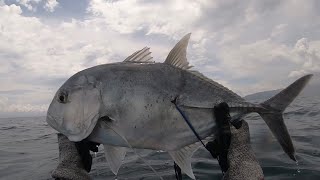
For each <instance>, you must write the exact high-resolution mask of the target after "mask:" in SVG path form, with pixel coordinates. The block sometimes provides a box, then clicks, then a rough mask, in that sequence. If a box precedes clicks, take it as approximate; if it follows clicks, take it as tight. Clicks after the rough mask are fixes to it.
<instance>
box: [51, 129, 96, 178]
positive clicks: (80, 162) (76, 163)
mask: <svg viewBox="0 0 320 180" xmlns="http://www.w3.org/2000/svg"><path fill="white" fill-rule="evenodd" d="M58 144H59V165H58V167H57V168H56V169H55V170H54V171H53V172H52V174H51V175H52V177H53V178H54V179H55V180H90V179H91V178H90V176H89V173H88V172H89V171H90V169H91V163H92V158H91V156H90V154H89V156H90V157H89V156H88V153H89V150H88V152H87V151H85V153H84V154H86V158H85V160H86V161H85V162H86V163H84V158H83V151H79V145H78V144H76V143H74V142H71V141H69V139H68V138H67V137H66V136H64V135H62V134H60V133H59V134H58ZM80 148H81V146H80ZM90 158H91V159H90ZM88 167H89V168H88Z"/></svg>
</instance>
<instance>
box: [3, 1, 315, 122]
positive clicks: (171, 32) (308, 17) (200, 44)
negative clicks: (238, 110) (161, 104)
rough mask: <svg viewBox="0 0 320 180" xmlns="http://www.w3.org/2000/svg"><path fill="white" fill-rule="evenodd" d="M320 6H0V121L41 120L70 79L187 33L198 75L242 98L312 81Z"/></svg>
mask: <svg viewBox="0 0 320 180" xmlns="http://www.w3.org/2000/svg"><path fill="white" fill-rule="evenodd" d="M319 9H320V1H317V0H309V1H302V0H301V1H299V0H283V1H278V0H243V1H238V0H189V1H188V0H176V1H171V0H162V1H160V0H159V1H156V0H149V1H148V0H136V1H135V0H119V1H105V0H92V1H89V0H77V1H74V0H61V1H57V0H0V63H1V66H0V84H1V86H0V117H5V116H25V115H26V116H27V115H44V114H45V112H46V110H47V107H48V105H49V103H50V101H51V99H52V97H53V95H54V93H55V91H56V90H57V89H58V88H59V86H60V85H61V84H62V83H63V82H64V81H65V80H66V79H67V78H68V77H70V76H71V75H72V74H74V73H76V72H78V71H80V70H82V69H85V68H88V67H91V66H94V65H98V64H104V63H111V62H118V61H122V60H123V59H125V57H127V56H128V55H130V54H131V53H133V52H134V51H136V50H138V49H141V48H143V47H144V46H149V47H151V51H152V53H153V54H152V55H153V57H154V59H155V60H156V61H158V62H162V61H163V60H164V59H165V57H166V55H167V53H168V52H169V51H170V49H171V48H172V47H173V45H174V44H175V43H176V42H177V41H178V40H179V39H180V38H181V37H182V36H184V35H185V34H187V33H189V32H191V33H192V36H191V41H190V44H189V48H188V59H189V62H190V64H192V65H193V66H194V67H195V69H197V70H199V71H200V72H202V73H204V74H205V75H207V76H208V77H210V78H212V79H213V80H215V81H217V82H220V83H221V84H223V85H225V86H226V87H228V88H229V89H232V90H233V91H235V92H236V93H239V94H240V95H246V94H250V93H254V92H259V91H265V90H272V89H278V88H282V87H285V86H287V85H288V84H289V83H291V82H292V81H293V80H295V79H297V78H298V77H300V76H302V75H303V74H307V73H313V74H315V75H316V76H315V78H314V79H313V81H312V82H311V83H319V82H320V80H319V79H320V78H319V72H320V33H319V29H320V21H319V19H320V11H319Z"/></svg>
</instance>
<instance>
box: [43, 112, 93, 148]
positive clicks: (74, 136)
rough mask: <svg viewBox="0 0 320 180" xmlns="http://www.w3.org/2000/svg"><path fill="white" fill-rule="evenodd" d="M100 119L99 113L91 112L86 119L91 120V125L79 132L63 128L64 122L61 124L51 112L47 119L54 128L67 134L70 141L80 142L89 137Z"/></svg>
mask: <svg viewBox="0 0 320 180" xmlns="http://www.w3.org/2000/svg"><path fill="white" fill-rule="evenodd" d="M98 119H99V114H91V115H90V116H89V117H88V118H87V119H86V121H91V124H90V126H89V127H88V128H85V129H82V131H81V130H80V132H77V133H73V132H72V131H70V130H67V129H65V128H63V127H62V125H63V123H62V125H59V124H58V122H57V121H56V120H57V119H56V118H55V117H54V116H52V115H51V114H50V113H47V119H46V121H47V123H48V124H49V125H50V126H51V127H52V128H53V129H55V130H57V131H58V132H60V133H62V134H63V135H65V136H67V137H68V139H69V140H70V141H73V142H78V141H81V140H83V139H85V138H87V137H88V136H89V135H90V134H91V132H92V131H93V129H94V127H95V126H96V124H97V122H98Z"/></svg>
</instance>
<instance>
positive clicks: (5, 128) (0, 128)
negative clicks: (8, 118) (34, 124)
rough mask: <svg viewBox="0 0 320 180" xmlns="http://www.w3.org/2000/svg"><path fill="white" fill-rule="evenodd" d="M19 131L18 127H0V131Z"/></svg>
mask: <svg viewBox="0 0 320 180" xmlns="http://www.w3.org/2000/svg"><path fill="white" fill-rule="evenodd" d="M10 129H17V126H8V127H0V130H10Z"/></svg>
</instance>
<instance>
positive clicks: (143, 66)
mask: <svg viewBox="0 0 320 180" xmlns="http://www.w3.org/2000/svg"><path fill="white" fill-rule="evenodd" d="M189 38H190V34H187V35H186V36H184V37H183V38H182V39H181V40H180V41H179V42H178V43H177V44H176V45H175V47H174V48H173V49H172V50H171V51H170V53H169V54H168V57H167V58H166V60H165V61H164V63H155V62H153V61H152V57H151V56H150V55H151V52H150V51H149V48H147V47H145V48H143V49H142V50H140V51H137V52H135V53H133V54H132V55H131V56H129V57H128V58H126V59H125V60H124V61H123V62H120V63H113V64H104V65H99V66H94V67H91V68H88V69H85V70H83V71H80V72H78V73H76V74H75V75H73V76H72V77H70V78H69V79H68V80H67V81H66V82H65V83H64V84H63V85H62V86H61V87H60V89H59V90H58V91H57V93H56V95H55V96H54V98H53V100H52V102H51V104H50V107H49V109H48V112H47V122H48V124H49V125H50V126H52V127H53V128H54V129H56V130H57V131H59V132H61V133H62V134H64V135H65V136H67V137H68V138H69V140H71V141H81V140H83V139H85V138H87V139H89V140H91V141H95V142H97V143H101V144H104V149H105V152H106V159H107V161H108V163H109V165H110V168H111V170H112V171H113V173H114V174H117V172H118V170H119V168H120V166H121V163H122V160H123V158H124V156H125V154H126V149H127V147H130V148H142V149H154V150H165V151H168V153H169V154H170V155H171V157H172V158H173V160H174V161H175V162H176V163H177V164H178V165H179V166H180V167H181V169H182V171H183V172H185V173H186V174H187V175H188V176H189V177H191V178H193V179H195V176H194V174H193V172H192V168H191V156H192V154H193V152H194V151H195V150H197V148H198V147H199V146H200V144H199V142H198V139H197V138H196V137H195V135H194V134H193V132H192V131H191V130H190V128H189V127H188V125H187V124H186V122H185V120H184V119H183V117H182V116H181V114H180V113H179V112H178V110H177V109H176V106H175V104H173V103H172V101H173V100H176V104H177V105H178V106H179V107H180V109H181V110H182V111H183V112H184V113H185V114H186V116H187V117H188V118H189V120H190V122H191V124H192V125H193V126H194V128H195V129H196V131H197V132H198V134H199V135H200V137H201V138H202V139H206V138H207V137H209V136H213V135H214V133H215V132H216V126H215V125H216V123H215V117H214V114H213V107H214V106H215V105H217V104H219V103H221V102H226V103H228V105H229V106H230V113H231V118H232V121H233V120H234V121H236V120H237V119H240V118H242V117H243V116H244V115H246V114H248V113H251V112H257V113H259V114H260V115H261V117H262V118H263V119H264V120H265V122H266V124H267V125H268V126H269V128H270V130H271V131H272V133H273V134H274V136H275V137H276V138H277V140H278V141H279V143H280V144H281V146H282V148H283V150H284V151H285V152H286V153H287V154H288V155H289V157H290V158H291V159H293V160H295V155H294V153H295V150H294V147H293V144H292V141H291V138H290V135H289V133H288V131H287V128H286V125H285V124H284V121H283V117H282V113H283V111H284V110H285V108H286V107H287V106H288V105H289V104H290V103H291V102H292V101H293V100H294V99H295V97H296V96H297V95H298V94H299V93H300V91H301V90H302V89H303V88H304V86H305V85H306V83H307V82H308V81H309V80H310V78H311V77H312V75H306V76H304V77H302V78H300V79H298V80H297V81H295V82H294V83H293V84H291V85H290V86H289V87H287V88H286V89H284V90H283V91H281V92H280V93H279V94H277V95H275V96H274V97H272V98H271V99H269V100H267V101H265V102H263V103H261V104H252V103H249V102H246V101H245V100H244V99H242V98H241V97H240V96H239V95H237V94H235V93H234V92H232V91H231V90H229V89H227V88H225V87H224V86H222V85H220V84H219V83H217V82H215V81H213V80H211V79H209V78H207V77H205V76H204V75H203V74H201V73H200V72H198V71H195V70H191V66H189V63H188V61H187V58H186V50H187V46H188V41H189Z"/></svg>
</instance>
